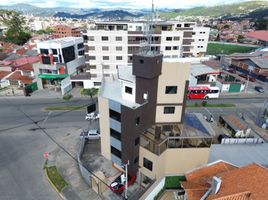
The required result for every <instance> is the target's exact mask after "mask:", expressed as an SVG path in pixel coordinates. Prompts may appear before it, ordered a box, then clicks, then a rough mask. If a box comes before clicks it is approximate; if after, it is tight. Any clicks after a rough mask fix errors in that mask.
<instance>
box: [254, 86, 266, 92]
mask: <svg viewBox="0 0 268 200" xmlns="http://www.w3.org/2000/svg"><path fill="white" fill-rule="evenodd" d="M254 89H255V90H256V91H258V92H260V93H264V89H263V87H261V86H255V88H254Z"/></svg>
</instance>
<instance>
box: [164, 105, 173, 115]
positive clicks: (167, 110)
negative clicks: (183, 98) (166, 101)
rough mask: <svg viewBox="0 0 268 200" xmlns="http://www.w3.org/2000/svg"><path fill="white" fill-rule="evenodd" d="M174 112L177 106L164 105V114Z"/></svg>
mask: <svg viewBox="0 0 268 200" xmlns="http://www.w3.org/2000/svg"><path fill="white" fill-rule="evenodd" d="M174 113H175V106H165V107H164V114H174Z"/></svg>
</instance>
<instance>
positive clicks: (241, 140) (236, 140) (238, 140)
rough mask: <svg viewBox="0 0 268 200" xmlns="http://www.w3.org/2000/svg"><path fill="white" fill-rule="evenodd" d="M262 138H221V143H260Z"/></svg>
mask: <svg viewBox="0 0 268 200" xmlns="http://www.w3.org/2000/svg"><path fill="white" fill-rule="evenodd" d="M261 143H264V140H263V139H262V138H223V139H222V141H221V144H261Z"/></svg>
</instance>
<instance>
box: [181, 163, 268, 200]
mask: <svg viewBox="0 0 268 200" xmlns="http://www.w3.org/2000/svg"><path fill="white" fill-rule="evenodd" d="M213 177H217V179H218V180H219V182H217V186H218V190H216V191H213V189H212V188H213V187H214V188H216V185H215V182H214V181H212V179H213ZM186 179H187V181H186V182H183V183H182V186H183V187H184V189H185V190H186V193H187V198H188V199H189V200H195V199H201V198H202V197H203V195H205V193H206V192H207V191H208V190H209V189H211V190H210V192H208V193H207V198H206V199H208V200H212V199H222V198H224V199H228V200H232V199H235V198H236V199H237V198H238V197H240V198H242V197H243V199H266V197H267V196H268V170H267V168H265V167H263V166H260V165H257V164H255V163H254V164H250V165H247V166H244V167H241V168H237V167H236V166H233V165H231V164H229V163H226V162H223V161H220V162H216V163H212V164H209V165H208V166H206V167H202V168H199V169H197V170H193V171H191V172H189V173H187V174H186ZM196 191H200V192H196ZM249 197H250V198H249Z"/></svg>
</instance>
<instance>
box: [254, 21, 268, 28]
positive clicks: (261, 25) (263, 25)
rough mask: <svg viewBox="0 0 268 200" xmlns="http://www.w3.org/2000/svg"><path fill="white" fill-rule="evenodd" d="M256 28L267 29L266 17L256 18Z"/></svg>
mask: <svg viewBox="0 0 268 200" xmlns="http://www.w3.org/2000/svg"><path fill="white" fill-rule="evenodd" d="M255 28H256V30H267V29H268V19H258V20H257V21H256V22H255Z"/></svg>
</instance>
